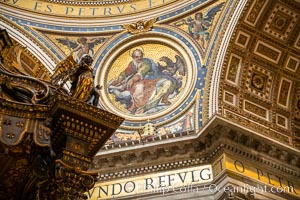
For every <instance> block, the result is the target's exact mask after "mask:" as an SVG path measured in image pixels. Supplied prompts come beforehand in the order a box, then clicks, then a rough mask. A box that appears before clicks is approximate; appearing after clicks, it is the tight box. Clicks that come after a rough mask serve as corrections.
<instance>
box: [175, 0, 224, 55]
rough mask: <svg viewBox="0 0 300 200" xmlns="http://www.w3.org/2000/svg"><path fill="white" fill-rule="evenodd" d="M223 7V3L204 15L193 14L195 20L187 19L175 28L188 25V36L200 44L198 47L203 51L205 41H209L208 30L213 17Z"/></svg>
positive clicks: (200, 13)
mask: <svg viewBox="0 0 300 200" xmlns="http://www.w3.org/2000/svg"><path fill="white" fill-rule="evenodd" d="M223 5H224V2H222V3H220V4H218V5H217V6H215V7H213V8H211V9H209V10H208V11H207V12H206V13H204V14H203V13H202V12H198V13H196V14H195V19H193V18H191V17H188V18H187V20H186V19H183V20H181V21H179V22H177V23H175V26H182V25H184V24H186V25H188V32H189V34H190V35H191V36H192V37H193V38H194V39H195V40H197V41H199V42H200V46H201V47H202V48H203V49H205V41H207V40H208V39H209V32H208V29H209V27H210V26H211V25H212V22H213V20H214V17H215V15H216V14H217V12H219V11H220V10H221V8H222V6H223Z"/></svg>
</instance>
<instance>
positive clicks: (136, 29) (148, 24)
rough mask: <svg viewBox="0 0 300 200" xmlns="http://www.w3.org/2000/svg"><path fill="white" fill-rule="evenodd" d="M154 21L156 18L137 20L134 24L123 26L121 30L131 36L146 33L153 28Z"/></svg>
mask: <svg viewBox="0 0 300 200" xmlns="http://www.w3.org/2000/svg"><path fill="white" fill-rule="evenodd" d="M156 20H157V18H153V19H150V20H139V21H137V22H136V23H132V24H123V28H124V29H126V30H127V31H128V32H129V33H132V34H139V33H143V32H148V31H150V30H151V29H152V28H153V24H154V23H155V22H156Z"/></svg>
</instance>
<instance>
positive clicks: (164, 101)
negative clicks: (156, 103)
mask: <svg viewBox="0 0 300 200" xmlns="http://www.w3.org/2000/svg"><path fill="white" fill-rule="evenodd" d="M161 102H162V103H164V104H166V105H167V106H168V105H171V104H172V103H171V102H170V101H169V100H167V99H163V100H162V101H161Z"/></svg>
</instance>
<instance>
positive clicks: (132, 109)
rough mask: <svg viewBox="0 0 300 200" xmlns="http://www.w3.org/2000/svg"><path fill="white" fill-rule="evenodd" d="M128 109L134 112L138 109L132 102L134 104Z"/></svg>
mask: <svg viewBox="0 0 300 200" xmlns="http://www.w3.org/2000/svg"><path fill="white" fill-rule="evenodd" d="M128 111H129V112H131V113H133V114H134V113H135V111H136V107H135V105H134V104H132V105H131V106H130V108H128Z"/></svg>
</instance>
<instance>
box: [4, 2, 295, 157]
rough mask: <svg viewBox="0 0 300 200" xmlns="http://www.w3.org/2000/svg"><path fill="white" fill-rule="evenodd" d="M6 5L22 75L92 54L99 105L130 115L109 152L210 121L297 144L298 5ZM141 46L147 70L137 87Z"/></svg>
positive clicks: (180, 135) (41, 73)
mask: <svg viewBox="0 0 300 200" xmlns="http://www.w3.org/2000/svg"><path fill="white" fill-rule="evenodd" d="M1 10H2V11H3V12H2V13H1V15H0V26H1V28H5V29H7V30H8V32H9V34H10V35H11V36H12V38H13V39H14V40H15V42H17V43H19V45H20V47H23V48H24V47H25V48H26V50H22V48H21V49H19V50H18V49H16V50H15V51H16V52H19V54H18V55H20V59H19V60H18V61H16V62H19V65H18V66H19V69H16V71H19V72H22V73H23V74H29V75H35V76H37V77H40V78H44V79H48V80H49V78H50V76H51V74H53V73H54V71H55V66H56V64H57V63H58V62H59V61H61V60H63V59H64V58H66V57H67V56H68V55H70V54H72V55H73V56H74V58H75V59H80V57H81V56H82V54H90V55H92V56H93V58H94V62H93V69H94V76H95V85H100V86H102V89H101V90H100V99H99V104H98V105H97V106H98V107H100V108H102V109H105V110H108V111H110V112H113V113H116V114H118V115H120V116H122V117H124V118H125V122H124V123H123V124H122V126H121V128H120V129H119V130H118V131H117V132H116V133H115V134H114V135H113V137H112V138H111V139H110V140H109V141H108V143H107V144H106V146H105V149H106V150H108V151H109V150H111V149H112V148H115V147H131V146H132V147H134V148H137V147H142V146H143V145H142V144H144V143H149V144H156V142H164V143H170V142H173V141H177V140H184V139H193V138H197V137H198V136H199V135H200V134H202V131H203V127H205V125H206V124H208V123H209V122H210V119H211V118H213V117H224V119H226V120H228V122H229V123H232V124H237V125H239V126H241V127H244V128H245V127H247V129H248V130H249V131H256V132H259V133H260V134H262V135H264V136H265V137H271V138H273V139H274V140H275V141H280V142H284V143H285V144H287V145H289V146H293V147H296V141H297V140H298V139H299V137H300V136H299V129H300V128H298V127H300V120H299V118H300V114H299V113H300V108H299V101H300V100H299V99H300V96H299V95H300V94H299V91H300V90H299V80H300V77H299V70H300V69H299V68H300V67H299V62H300V61H299V60H300V57H299V53H298V51H299V48H300V46H299V41H300V39H299V38H300V37H299V29H300V28H299V27H300V25H299V23H300V22H299V17H300V13H299V10H300V9H299V2H297V1H292V0H289V1H281V0H278V1H267V0H265V1H234V0H219V1H218V0H197V1H189V0H180V1H178V0H177V1H175V0H116V1H96V0H95V1H92V0H90V1H84V0H82V1H71V0H70V1H62V0H43V1H36V0H30V1H28V0H26V1H25V0H8V1H1ZM80 47H84V48H86V51H85V52H83V51H81V52H80V51H79V49H80ZM136 52H139V53H141V54H143V56H144V59H145V60H146V61H147V62H148V66H147V67H146V68H145V70H144V71H139V74H140V77H142V78H141V79H142V80H139V82H138V84H135V85H131V84H130V83H129V82H130V81H129V78H128V77H129V76H130V75H131V72H132V71H134V69H133V67H132V60H133V58H132V56H133V55H136ZM30 63H32V64H30ZM40 66H44V68H43V69H41V68H40ZM130 70H131V71H130ZM120 77H123V79H120ZM126 78H127V79H126ZM128 85H130V86H132V87H128ZM145 124H152V125H154V126H155V127H156V131H152V132H151V133H149V132H147V131H146V132H147V134H146V133H145V131H144V132H143V130H142V129H143V127H144V125H145ZM294 125H295V126H294Z"/></svg>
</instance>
